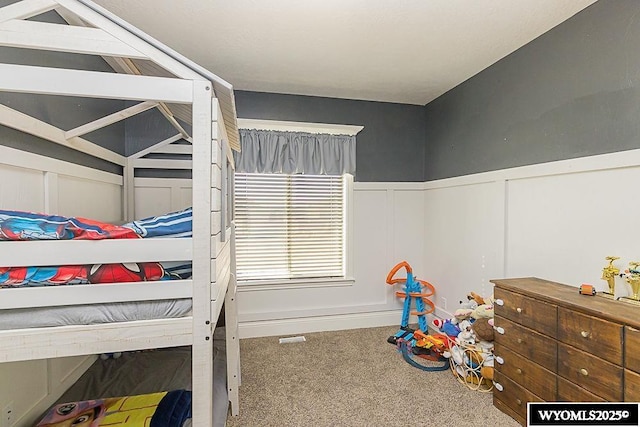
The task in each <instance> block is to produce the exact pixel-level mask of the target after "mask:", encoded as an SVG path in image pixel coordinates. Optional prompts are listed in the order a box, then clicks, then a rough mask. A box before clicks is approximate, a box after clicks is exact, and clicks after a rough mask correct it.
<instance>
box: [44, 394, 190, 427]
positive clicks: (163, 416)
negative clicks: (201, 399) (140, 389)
mask: <svg viewBox="0 0 640 427" xmlns="http://www.w3.org/2000/svg"><path fill="white" fill-rule="evenodd" d="M189 418H191V392H190V391H187V390H174V391H168V392H167V391H164V392H160V393H151V394H141V395H136V396H125V397H115V398H106V399H96V400H83V401H79V402H69V403H63V404H60V405H56V406H54V407H53V408H51V409H50V410H49V412H47V414H46V415H45V416H44V417H43V418H42V420H41V421H40V422H39V423H38V424H37V427H54V426H78V427H99V426H109V427H112V426H113V427H182V425H183V424H184V422H185V421H186V420H187V419H189Z"/></svg>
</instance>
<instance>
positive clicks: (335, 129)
mask: <svg viewBox="0 0 640 427" xmlns="http://www.w3.org/2000/svg"><path fill="white" fill-rule="evenodd" d="M238 128H240V129H259V130H277V131H287V132H307V133H327V134H333V135H349V136H353V135H356V134H358V132H360V131H361V130H362V129H364V126H357V125H337V124H329V123H305V122H288V121H283V120H258V119H240V118H238Z"/></svg>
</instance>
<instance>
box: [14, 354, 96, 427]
mask: <svg viewBox="0 0 640 427" xmlns="http://www.w3.org/2000/svg"><path fill="white" fill-rule="evenodd" d="M96 358H97V356H95V355H93V356H87V357H86V358H85V359H84V360H82V362H80V363H78V364H77V365H76V366H75V368H73V369H72V370H71V371H69V373H68V374H67V375H65V377H64V379H63V380H62V381H60V382H59V383H58V384H57V386H55V387H52V388H51V389H50V390H49V393H48V394H47V395H46V396H45V397H43V398H42V399H40V401H38V402H37V403H35V404H34V405H33V406H32V407H31V409H30V410H29V411H28V412H26V413H25V414H24V415H22V416H21V417H20V418H19V419H17V420H16V421H15V423H14V424H13V425H14V426H27V425H35V423H37V422H38V421H39V418H40V417H41V416H42V415H43V414H44V412H45V411H46V410H47V409H49V408H50V407H51V405H53V404H54V403H55V402H56V401H57V400H58V399H59V398H60V396H62V395H63V394H64V392H65V391H67V390H68V389H69V387H71V386H72V385H73V384H74V383H75V382H76V381H78V379H79V378H80V377H81V376H82V374H84V373H85V372H86V370H87V369H89V367H90V366H91V365H92V364H93V362H95V361H96ZM48 375H49V374H48Z"/></svg>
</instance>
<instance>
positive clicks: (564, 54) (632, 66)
mask: <svg viewBox="0 0 640 427" xmlns="http://www.w3.org/2000/svg"><path fill="white" fill-rule="evenodd" d="M639 16H640V1H637V0H616V1H613V0H600V1H599V2H597V3H595V4H593V5H592V6H590V7H588V8H587V9H585V10H583V11H582V12H580V13H578V14H577V15H575V16H574V17H572V18H571V19H569V20H568V21H566V22H564V23H562V24H560V25H559V26H557V27H556V28H554V29H552V30H551V31H549V32H547V33H545V34H544V35H542V36H540V37H539V38H537V39H536V40H534V41H532V42H531V43H529V44H528V45H526V46H524V47H522V48H521V49H519V50H517V51H516V52H514V53H513V54H511V55H509V56H508V57H506V58H504V59H503V60H501V61H499V62H498V63H496V64H494V65H493V66H491V67H489V68H487V69H486V70H484V71H482V72H481V73H479V74H478V75H476V76H474V77H472V78H471V79H469V80H468V81H466V82H464V83H463V84H461V85H459V86H457V87H456V88H454V89H452V90H451V91H449V92H448V93H446V94H444V95H443V96H441V97H440V98H438V99H436V100H434V101H433V102H431V103H430V104H428V105H427V106H426V107H425V126H426V153H425V154H426V156H425V178H426V179H427V180H432V179H438V178H446V177H451V176H458V175H465V174H469V173H475V172H484V171H489V170H496V169H502V168H507V167H513V166H521V165H527V164H534V163H540V162H547V161H553V160H560V159H568V158H575V157H581V156H587V155H595V154H602V153H608V152H614V151H622V150H629V149H634V148H640V54H639V52H640V51H639V49H638V46H640V21H639V19H640V18H639Z"/></svg>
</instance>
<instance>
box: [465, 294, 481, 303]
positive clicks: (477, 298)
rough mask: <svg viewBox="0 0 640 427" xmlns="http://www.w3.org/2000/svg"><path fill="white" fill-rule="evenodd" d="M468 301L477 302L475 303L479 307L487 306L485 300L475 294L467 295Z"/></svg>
mask: <svg viewBox="0 0 640 427" xmlns="http://www.w3.org/2000/svg"><path fill="white" fill-rule="evenodd" d="M467 299H468V300H469V301H475V303H476V304H478V305H482V304H485V301H484V298H482V297H481V296H480V295H478V294H476V293H475V292H470V293H469V295H467Z"/></svg>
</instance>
